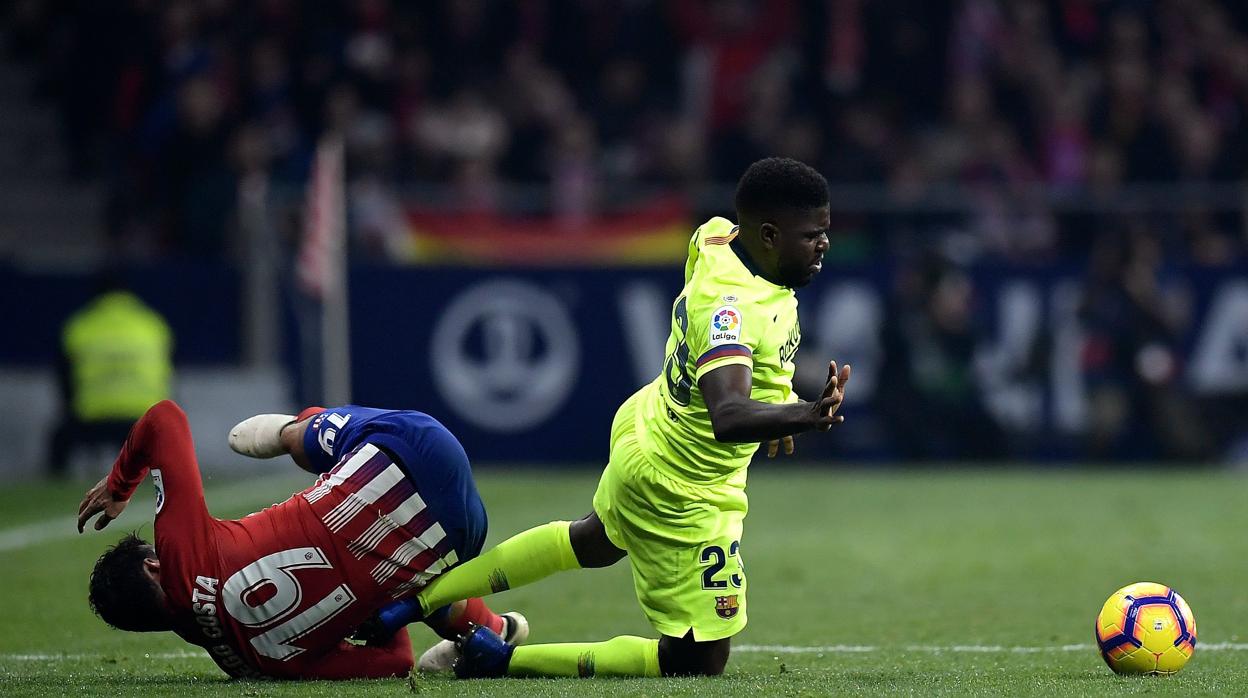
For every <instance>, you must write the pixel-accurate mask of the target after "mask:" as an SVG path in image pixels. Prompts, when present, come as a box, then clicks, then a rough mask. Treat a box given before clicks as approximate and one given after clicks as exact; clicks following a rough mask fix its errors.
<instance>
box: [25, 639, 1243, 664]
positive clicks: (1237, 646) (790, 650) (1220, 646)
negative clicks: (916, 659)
mask: <svg viewBox="0 0 1248 698" xmlns="http://www.w3.org/2000/svg"><path fill="white" fill-rule="evenodd" d="M1093 650H1094V647H1093V646H1092V645H1090V644H1086V645H1078V644H1076V645H1052V646H1049V647H1041V646H1030V647H1028V646H1008V645H904V646H900V647H885V646H879V645H812V646H806V645H738V646H736V647H733V648H732V651H734V652H746V653H756V654H870V653H875V652H891V653H901V652H929V653H932V654H941V653H945V652H948V653H955V654H1040V653H1044V652H1091V651H1093ZM1196 651H1197V652H1211V651H1212V652H1248V643H1245V642H1210V643H1205V644H1203V645H1202V644H1199V643H1198V644H1197V645H1196ZM118 656H121V657H127V656H129V655H126V654H124V653H123V654H120V655H118V654H95V653H77V654H75V653H71V652H63V653H58V654H51V653H49V654H0V661H12V662H52V661H58V660H75V661H77V660H100V659H106V658H109V657H118ZM136 658H137V657H136ZM142 659H208V660H211V657H209V656H208V654H207V652H197V651H194V650H177V651H174V652H146V653H144V654H143V656H142Z"/></svg>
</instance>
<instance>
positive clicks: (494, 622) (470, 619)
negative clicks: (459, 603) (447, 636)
mask: <svg viewBox="0 0 1248 698" xmlns="http://www.w3.org/2000/svg"><path fill="white" fill-rule="evenodd" d="M472 625H484V626H485V627H487V628H489V629H490V630H493V631H494V632H496V633H498V634H499V635H502V634H503V628H504V625H505V621H504V620H503V617H502V616H500V615H498V614H497V613H495V612H493V611H491V610H490V607H489V606H486V605H485V602H484V601H482V600H481V599H476V598H473V599H468V600H467V601H465V602H464V610H463V612H462V613H460V614H459V617H458V618H454V619H453V620H451V622H450V624H449V628H450V629H451V630H452V631H454V632H455V634H457V635H461V634H463V633H466V632H468V631H469V630H470V629H471V626H472Z"/></svg>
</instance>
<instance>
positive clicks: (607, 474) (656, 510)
mask: <svg viewBox="0 0 1248 698" xmlns="http://www.w3.org/2000/svg"><path fill="white" fill-rule="evenodd" d="M634 414H635V409H634V405H633V400H629V401H627V402H625V403H624V405H623V406H621V407H620V409H619V411H618V412H617V413H616V415H615V422H614V423H613V424H612V426H611V459H610V461H609V462H608V464H607V468H606V470H604V471H603V473H602V479H601V480H599V482H598V491H597V492H596V493H594V511H595V512H596V513H597V514H598V518H600V519H602V523H603V524H604V526H605V527H606V530H607V537H608V538H610V539H611V542H612V543H614V544H615V545H616V546H618V547H620V548H622V549H624V550H626V551H628V559H629V562H630V564H631V565H632V569H633V586H634V588H635V589H636V590H637V600H638V601H640V602H641V607H642V609H643V610H644V611H645V613H646V617H647V618H648V619H649V620H650V624H651V625H653V626H654V628H655V630H658V631H659V632H660V633H662V634H664V635H670V636H672V637H684V636H685V635H686V634H687V633H688V632H689V631H690V630H692V631H693V638H694V640H697V641H699V642H706V641H710V640H719V639H721V638H725V637H731V636H733V635H735V634H737V633H739V632H741V630H742V629H743V628H745V622H746V613H745V589H746V581H745V571H744V569H743V568H742V565H741V546H740V541H741V528H742V524H743V522H744V521H745V514H746V509H747V500H746V496H745V490H744V489H743V488H741V487H735V486H723V485H719V486H703V485H694V484H691V483H688V482H682V481H680V480H677V479H674V478H671V477H668V476H667V475H664V474H663V473H661V472H659V471H658V470H657V469H656V468H655V467H654V466H653V465H651V464H650V462H649V460H648V459H647V458H646V456H645V455H644V454H643V453H642V451H641V448H640V446H639V445H638V443H637V437H636V431H635V429H636V427H635V421H634Z"/></svg>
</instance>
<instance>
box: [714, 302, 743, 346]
mask: <svg viewBox="0 0 1248 698" xmlns="http://www.w3.org/2000/svg"><path fill="white" fill-rule="evenodd" d="M710 330H711V331H710V334H709V335H708V338H709V339H710V345H711V346H712V347H717V346H720V345H723V344H740V343H741V311H740V310H737V308H736V307H735V306H731V305H721V306H720V307H719V308H717V309H716V310H715V312H713V313H711V328H710Z"/></svg>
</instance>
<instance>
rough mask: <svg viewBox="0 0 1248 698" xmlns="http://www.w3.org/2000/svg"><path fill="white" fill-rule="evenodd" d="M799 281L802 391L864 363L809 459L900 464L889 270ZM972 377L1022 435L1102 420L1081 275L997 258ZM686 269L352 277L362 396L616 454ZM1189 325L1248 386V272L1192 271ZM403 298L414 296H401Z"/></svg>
mask: <svg viewBox="0 0 1248 698" xmlns="http://www.w3.org/2000/svg"><path fill="white" fill-rule="evenodd" d="M829 271H830V272H831V273H827V274H825V275H824V277H823V278H821V279H820V280H819V281H818V282H817V283H816V284H814V285H812V286H811V287H810V288H808V289H805V290H803V291H801V292H800V295H799V298H800V301H801V305H800V308H801V318H802V331H803V341H802V346H801V350H800V351H799V353H798V358H797V363H798V365H799V373H798V377H797V389H798V392H799V394H806V395H809V394H811V393H812V392H813V391H815V390H817V389H818V386H819V385H820V384H821V380H822V378H823V375H822V374H823V371H824V368H823V366H824V365H825V364H823V362H824V361H826V360H827V359H830V358H834V359H836V360H838V361H842V362H849V363H852V364H853V365H854V385H853V393H852V396H851V398H850V400H849V401H848V402H847V405H846V408H845V413H846V415H847V416H848V417H849V418H850V420H851V424H852V428H851V426H850V425H847V427H846V429H844V430H842V431H841V433H840V434H839V435H838V436H837V437H836V438H834V439H807V440H805V442H804V443H801V444H800V445H799V448H801V450H802V452H803V453H804V454H806V455H807V456H814V455H830V454H831V453H832V452H833V450H834V449H835V450H836V451H838V452H839V453H841V454H848V455H852V456H855V457H865V458H872V457H878V458H888V457H896V456H897V455H898V454H897V453H895V452H893V451H892V450H891V449H890V444H889V438H888V436H887V431H888V430H887V428H886V427H887V425H886V424H882V423H881V419H880V414H879V412H878V410H877V409H876V408H877V407H878V403H879V399H878V398H879V397H880V395H881V385H882V384H886V382H887V381H889V380H890V376H889V375H885V373H884V372H885V371H888V370H890V364H889V356H888V355H887V347H886V346H884V343H883V342H882V341H881V329H882V328H883V326H884V323H885V322H886V321H888V320H889V318H890V317H893V316H895V312H894V311H895V308H894V306H893V305H892V303H893V301H892V300H891V298H890V295H889V292H890V289H891V288H892V286H891V273H890V270H888V269H885V268H883V267H879V268H869V269H860V270H853V271H849V270H831V269H830V270H829ZM969 278H970V280H971V283H972V287H973V289H974V292H973V298H972V301H971V309H972V316H973V319H974V325H975V328H976V329H975V331H974V350H973V357H972V360H971V362H970V365H969V367H968V370H969V371H971V372H973V374H974V377H975V382H976V383H977V385H978V386H979V392H980V393H981V394H982V395H983V401H984V403H985V404H986V406H987V409H988V411H989V412H990V413H991V414H992V415H993V416H994V417H995V418H996V420H997V421H998V422H999V423H1001V424H1002V425H1004V426H1005V428H1006V429H1007V430H1008V431H1009V432H1010V433H1016V434H1024V435H1029V436H1031V437H1033V438H1034V439H1035V441H1036V443H1045V444H1046V445H1045V446H1044V447H1043V448H1040V447H1036V448H1038V449H1039V450H1034V449H1033V450H1032V451H1031V452H1029V453H1022V454H1015V455H1032V456H1044V455H1050V456H1062V455H1067V453H1064V452H1063V450H1062V447H1060V446H1054V445H1053V444H1055V443H1057V444H1061V443H1062V442H1063V441H1065V442H1070V441H1072V440H1071V439H1069V438H1066V439H1064V440H1063V439H1055V440H1054V439H1046V438H1044V437H1046V436H1047V435H1058V436H1066V437H1069V436H1071V435H1074V434H1077V433H1078V432H1079V431H1080V430H1081V429H1083V428H1084V425H1085V423H1086V420H1087V390H1086V389H1087V380H1086V378H1085V372H1084V370H1083V368H1084V365H1085V362H1086V359H1087V357H1086V347H1085V341H1084V340H1085V337H1084V334H1083V332H1082V330H1081V329H1080V327H1081V326H1080V323H1079V312H1080V303H1081V300H1080V299H1081V281H1080V278H1081V276H1080V275H1079V274H1078V273H1077V272H1076V271H1074V270H1068V271H1067V272H1064V273H1063V272H1053V271H1043V272H1033V271H1025V270H1008V269H1000V268H994V269H980V270H973V271H972V272H971V273H970V277H969ZM680 281H681V279H680V275H679V271H677V270H675V269H672V268H667V267H665V268H662V269H648V268H642V269H574V270H562V269H561V270H500V271H485V270H481V269H474V270H470V271H469V270H463V269H438V268H426V269H374V270H368V271H364V270H359V271H357V272H356V273H355V274H353V284H352V288H353V291H352V315H353V323H352V333H353V348H352V351H353V356H354V365H355V382H354V383H355V386H354V387H355V399H356V400H357V401H358V402H361V403H365V404H375V405H378V406H388V407H414V408H418V409H422V410H425V411H428V412H430V413H433V414H435V415H437V416H438V417H439V418H440V419H442V420H443V421H445V422H446V423H447V425H448V426H449V427H450V428H451V429H452V430H453V431H454V432H455V433H456V434H458V435H459V436H460V438H461V439H462V440H463V441H464V443H465V446H466V447H467V448H468V451H469V453H470V454H471V455H472V456H473V457H474V458H476V459H478V460H484V461H489V460H505V461H522V462H536V463H547V462H564V461H567V462H580V463H583V462H594V461H595V460H601V459H603V458H605V455H606V452H607V439H608V430H609V428H610V424H611V419H612V416H613V414H614V410H615V408H616V406H617V405H618V404H619V403H620V402H621V401H622V400H623V399H624V398H625V397H627V396H628V395H629V394H630V393H631V392H632V391H633V390H635V389H636V388H637V387H638V386H639V385H642V384H643V383H645V382H648V381H650V380H652V379H653V378H654V377H655V376H657V375H658V372H659V369H660V366H661V362H662V354H663V347H664V343H665V341H666V338H667V335H668V332H669V329H670V323H671V317H670V312H671V305H670V304H671V301H672V299H673V298H674V296H675V294H676V293H678V292H679V289H680ZM1171 283H1172V284H1173V285H1174V287H1175V293H1179V294H1180V295H1181V296H1182V297H1183V299H1184V302H1185V303H1186V307H1187V311H1188V317H1189V318H1190V321H1189V322H1187V323H1186V325H1185V326H1184V327H1183V328H1182V332H1181V337H1180V338H1179V341H1178V342H1177V344H1176V345H1175V347H1174V357H1175V358H1174V364H1175V368H1174V370H1176V371H1178V372H1179V373H1180V380H1181V381H1182V382H1183V384H1184V385H1186V386H1188V387H1189V388H1190V389H1191V390H1192V391H1194V393H1196V394H1198V395H1216V394H1218V393H1227V392H1241V393H1242V392H1244V391H1248V352H1246V351H1245V349H1244V347H1245V346H1248V281H1246V280H1245V275H1244V273H1243V272H1242V271H1224V272H1219V273H1210V272H1202V273H1200V274H1177V275H1174V276H1173V278H1172V280H1171ZM395 299H403V300H402V301H401V302H397V301H396V300H395Z"/></svg>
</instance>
